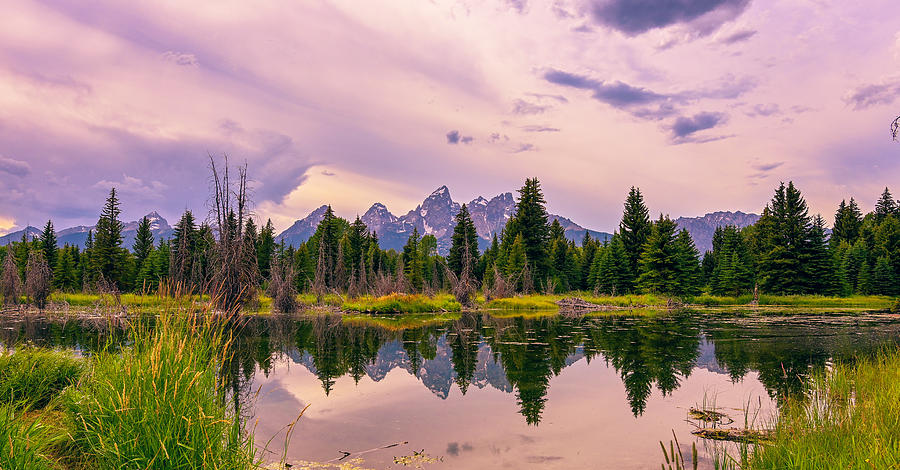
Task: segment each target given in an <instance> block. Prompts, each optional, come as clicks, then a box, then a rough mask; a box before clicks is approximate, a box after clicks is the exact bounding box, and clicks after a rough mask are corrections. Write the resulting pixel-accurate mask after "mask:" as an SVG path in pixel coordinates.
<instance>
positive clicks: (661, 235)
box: [637, 215, 681, 295]
mask: <svg viewBox="0 0 900 470" xmlns="http://www.w3.org/2000/svg"><path fill="white" fill-rule="evenodd" d="M676 228H677V226H676V225H675V222H673V221H672V220H671V219H669V218H668V217H665V216H663V215H660V216H659V220H657V221H656V222H654V223H653V224H652V225H651V227H650V236H648V237H647V242H646V243H645V244H644V250H643V253H641V257H640V263H639V267H640V271H639V272H640V275H639V276H638V279H637V285H638V287H639V288H641V289H642V290H644V291H646V292H652V293H656V294H672V295H675V294H676V293H677V292H678V291H679V289H678V287H679V286H678V282H679V277H680V275H681V273H680V266H679V253H678V245H677V244H676V243H675V230H676Z"/></svg>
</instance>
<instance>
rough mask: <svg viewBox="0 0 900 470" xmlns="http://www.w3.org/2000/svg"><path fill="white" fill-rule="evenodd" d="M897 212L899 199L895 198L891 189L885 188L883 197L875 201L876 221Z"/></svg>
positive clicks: (879, 221)
mask: <svg viewBox="0 0 900 470" xmlns="http://www.w3.org/2000/svg"><path fill="white" fill-rule="evenodd" d="M897 212H898V210H897V201H896V200H894V196H892V195H891V191H890V190H889V189H888V188H884V192H882V193H881V197H880V198H878V202H876V203H875V221H876V222H878V223H881V221H882V220H884V218H885V217H887V216H889V215H891V214H897Z"/></svg>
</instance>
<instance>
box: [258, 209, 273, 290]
mask: <svg viewBox="0 0 900 470" xmlns="http://www.w3.org/2000/svg"><path fill="white" fill-rule="evenodd" d="M274 255H275V226H274V225H272V219H268V220H267V221H266V225H265V227H263V229H262V230H260V232H259V240H258V241H257V243H256V263H257V266H258V268H259V274H260V276H262V277H263V278H264V279H269V278H270V277H271V275H270V273H271V267H272V257H273V256H274Z"/></svg>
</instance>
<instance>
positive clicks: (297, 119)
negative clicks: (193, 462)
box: [0, 0, 900, 234]
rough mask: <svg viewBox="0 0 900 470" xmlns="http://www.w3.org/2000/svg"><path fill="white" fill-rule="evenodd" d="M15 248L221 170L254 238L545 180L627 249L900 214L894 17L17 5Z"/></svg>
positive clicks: (101, 1) (672, 6)
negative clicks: (773, 205)
mask: <svg viewBox="0 0 900 470" xmlns="http://www.w3.org/2000/svg"><path fill="white" fill-rule="evenodd" d="M0 17H2V18H3V21H2V27H0V189H2V193H0V194H2V196H0V234H2V233H5V232H10V231H14V230H17V229H20V228H22V227H24V226H26V225H29V224H30V225H35V226H38V227H40V226H42V225H43V224H44V223H45V222H46V220H47V219H50V218H52V219H53V221H54V225H55V226H56V227H57V228H63V227H68V226H72V225H77V224H86V225H90V224H93V223H95V222H96V220H97V217H98V215H99V212H100V209H101V207H102V204H103V201H104V199H105V197H106V195H107V193H108V192H109V190H110V188H113V187H115V188H117V190H118V191H119V193H120V197H121V201H122V210H123V214H122V216H123V219H125V220H134V219H137V218H139V217H140V216H142V215H143V214H145V213H147V212H150V211H151V210H157V211H159V212H160V213H161V214H162V215H163V216H165V217H167V218H168V219H169V220H170V222H174V219H177V218H178V216H179V215H180V214H181V212H183V211H184V210H185V209H192V210H193V211H194V212H195V213H199V214H201V215H205V214H206V211H207V209H206V207H207V200H208V196H207V194H208V193H209V191H208V186H209V170H208V164H209V158H210V156H213V157H215V158H219V159H221V158H222V156H223V155H228V157H229V159H230V160H229V161H230V162H231V163H232V164H235V165H236V164H239V163H242V162H246V163H247V164H248V167H249V173H250V176H251V178H252V185H253V201H254V203H255V207H256V215H257V216H258V217H259V218H260V219H266V218H271V219H272V221H273V223H274V224H275V226H276V228H278V229H284V228H286V227H287V226H289V225H290V224H291V223H292V222H293V221H294V220H295V219H299V218H302V217H304V216H305V215H307V214H308V213H309V212H310V211H312V210H313V209H315V208H316V207H318V206H320V205H322V204H324V203H330V204H332V205H333V207H334V208H335V210H336V211H337V213H338V214H339V215H343V216H346V217H353V216H354V215H356V214H362V213H364V212H365V211H366V209H367V208H368V207H369V206H370V205H371V204H372V203H375V202H381V203H384V204H385V205H387V207H388V208H389V209H390V210H391V211H392V212H394V213H395V214H396V215H401V214H405V213H406V212H407V211H409V210H411V209H413V208H414V207H415V206H416V205H417V204H418V203H420V202H421V201H422V200H423V199H424V198H425V197H426V196H427V195H428V194H429V193H430V192H431V191H433V190H434V189H435V188H437V187H439V186H441V185H447V186H448V187H449V188H450V190H451V194H452V196H453V198H454V200H457V201H458V202H466V201H469V200H472V199H474V198H475V197H477V196H480V195H483V196H485V197H488V198H490V197H492V196H495V195H497V194H500V193H502V192H506V191H514V190H515V189H517V188H518V187H520V186H521V185H522V182H523V181H524V179H525V178H527V177H538V178H539V179H540V181H541V183H542V186H543V189H544V194H545V197H546V198H547V201H548V209H549V210H550V211H551V212H553V213H557V214H561V215H564V216H566V217H569V218H571V219H573V220H575V221H576V222H578V223H580V224H581V225H584V226H586V227H589V228H593V229H597V230H607V231H611V230H612V229H614V228H615V226H616V225H617V223H618V220H619V218H620V214H621V209H622V201H623V200H624V198H625V195H626V193H627V191H628V188H629V187H630V186H638V187H640V188H641V190H642V191H643V193H644V195H645V200H646V202H647V204H648V205H649V207H650V210H651V213H652V214H654V215H656V214H659V213H666V214H670V215H671V216H672V217H677V216H696V215H702V214H704V213H706V212H711V211H715V210H743V211H745V212H757V213H758V212H759V211H761V209H762V207H763V206H764V205H765V203H766V202H767V201H768V200H769V199H770V198H771V195H772V193H773V191H774V189H775V187H776V186H777V185H778V184H779V182H780V181H788V180H793V181H794V182H795V184H796V185H797V186H798V187H799V188H800V189H801V191H803V193H804V195H805V196H806V198H807V200H808V202H809V204H810V208H811V210H812V212H820V213H822V214H823V215H825V216H826V218H827V219H829V220H830V219H831V216H832V214H833V213H834V210H835V208H836V206H837V204H838V202H840V200H841V199H844V198H849V197H855V198H856V199H857V200H858V201H859V202H860V205H861V207H862V208H863V209H864V210H870V209H871V207H872V206H873V205H874V201H875V200H876V199H877V197H878V195H879V194H880V193H881V191H882V190H883V189H884V187H885V186H895V187H896V190H895V192H896V193H900V184H898V183H900V159H898V157H900V143H895V142H892V141H891V138H890V129H889V126H890V122H891V121H892V120H893V119H894V118H895V117H897V115H898V114H900V100H898V99H897V97H898V96H900V11H898V10H897V7H896V0H861V1H855V2H847V1H840V0H779V1H776V0H546V1H536V0H486V1H481V0H479V1H474V0H473V1H466V0H458V1H457V0H446V1H445V0H427V1H426V0H408V1H400V0H397V1H390V2H382V1H377V2H369V1H366V2H360V1H356V0H346V1H344V0H338V1H329V2H324V1H315V0H310V1H303V2H288V1H284V0H282V1H270V0H258V1H254V2H246V1H230V0H217V1H209V2H205V1H197V2H183V1H165V0H161V1H159V0H158V1H134V2H121V1H117V0H54V1H49V0H44V1H42V0H4V1H3V2H2V3H0Z"/></svg>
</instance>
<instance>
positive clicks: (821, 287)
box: [801, 215, 838, 295]
mask: <svg viewBox="0 0 900 470" xmlns="http://www.w3.org/2000/svg"><path fill="white" fill-rule="evenodd" d="M801 263H802V266H803V272H804V276H803V278H804V279H806V282H807V285H806V286H805V291H806V293H807V294H819V295H834V294H836V293H837V292H838V282H837V276H836V273H837V268H836V266H835V263H834V257H833V256H831V254H830V253H829V252H828V242H827V241H826V240H825V219H823V218H822V216H820V215H817V216H815V217H813V222H812V225H811V226H810V228H809V233H808V235H807V237H806V247H805V249H804V251H803V253H802V254H801Z"/></svg>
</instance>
